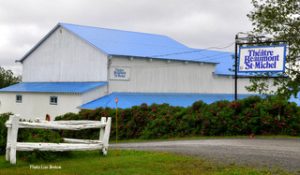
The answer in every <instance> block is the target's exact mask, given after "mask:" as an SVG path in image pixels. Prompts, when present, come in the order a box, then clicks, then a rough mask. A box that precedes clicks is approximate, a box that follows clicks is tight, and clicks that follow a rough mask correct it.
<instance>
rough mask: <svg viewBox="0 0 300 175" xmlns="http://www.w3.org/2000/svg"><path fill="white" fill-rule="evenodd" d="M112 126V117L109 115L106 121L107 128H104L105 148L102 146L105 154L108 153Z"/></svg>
mask: <svg viewBox="0 0 300 175" xmlns="http://www.w3.org/2000/svg"><path fill="white" fill-rule="evenodd" d="M110 127H111V117H108V118H107V121H106V126H105V130H104V136H103V148H102V153H103V155H107V150H108V142H109V134H110Z"/></svg>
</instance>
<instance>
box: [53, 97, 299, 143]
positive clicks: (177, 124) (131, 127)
mask: <svg viewBox="0 0 300 175" xmlns="http://www.w3.org/2000/svg"><path fill="white" fill-rule="evenodd" d="M115 114H116V110H115V109H110V108H98V109H96V110H81V111H80V112H79V113H78V114H74V113H68V114H65V115H63V116H59V117H57V120H100V118H101V117H112V118H113V125H112V132H111V138H112V139H114V137H115ZM118 114H119V115H118V131H119V135H118V137H119V138H118V139H136V138H141V139H156V138H169V137H182V136H233V135H251V134H255V135H291V136H299V135H300V108H299V107H298V106H297V105H296V104H295V103H291V102H288V101H286V100H283V99H280V98H278V97H268V98H265V99H262V98H260V97H258V96H253V97H249V98H246V99H243V100H238V101H233V102H229V101H218V102H215V103H212V104H209V105H208V104H206V103H204V102H202V101H198V102H195V103H194V104H193V105H192V106H191V107H188V108H183V107H173V106H169V105H168V104H162V105H157V104H153V105H151V106H148V105H146V104H142V105H140V106H134V107H132V108H129V109H119V111H118ZM98 135H99V131H98V130H83V131H77V132H74V131H72V132H69V131H64V132H63V133H62V136H63V137H73V138H94V139H96V138H98V137H99V136H98Z"/></svg>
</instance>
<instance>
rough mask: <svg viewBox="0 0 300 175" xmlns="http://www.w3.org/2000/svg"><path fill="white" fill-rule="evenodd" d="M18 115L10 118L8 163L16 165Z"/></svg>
mask: <svg viewBox="0 0 300 175" xmlns="http://www.w3.org/2000/svg"><path fill="white" fill-rule="evenodd" d="M19 120H20V117H19V115H14V116H12V120H11V135H10V141H9V143H10V154H9V158H10V163H11V164H16V152H17V138H18V130H19Z"/></svg>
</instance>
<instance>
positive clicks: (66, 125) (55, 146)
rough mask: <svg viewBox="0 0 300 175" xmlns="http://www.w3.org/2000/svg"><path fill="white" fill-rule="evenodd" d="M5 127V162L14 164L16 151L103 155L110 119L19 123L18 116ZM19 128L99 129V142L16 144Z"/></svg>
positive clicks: (68, 139) (10, 118)
mask: <svg viewBox="0 0 300 175" xmlns="http://www.w3.org/2000/svg"><path fill="white" fill-rule="evenodd" d="M5 125H6V127H7V141H6V156H5V158H6V160H7V161H10V163H11V164H16V151H33V150H39V151H84V150H102V153H103V154H104V155H106V154H107V151H108V146H109V144H108V142H109V135H110V128H111V117H108V118H105V117H102V118H101V121H90V120H70V121H49V122H47V121H41V122H26V121H20V116H19V115H17V114H16V115H11V116H10V117H9V120H8V121H7V122H6V123H5ZM19 128H40V129H56V130H82V129H91V128H100V133H99V140H85V139H73V138H64V142H67V143H35V142H34V143H31V142H17V139H18V130H19Z"/></svg>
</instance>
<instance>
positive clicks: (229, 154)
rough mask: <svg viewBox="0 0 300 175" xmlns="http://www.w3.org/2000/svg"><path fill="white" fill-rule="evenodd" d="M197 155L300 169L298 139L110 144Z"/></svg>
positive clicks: (249, 163) (218, 159) (239, 162)
mask: <svg viewBox="0 0 300 175" xmlns="http://www.w3.org/2000/svg"><path fill="white" fill-rule="evenodd" d="M111 146H112V147H113V148H119V149H135V150H154V151H167V152H175V153H180V154H185V155H192V156H198V157H201V158H203V157H204V158H207V159H209V160H213V161H217V162H221V163H234V164H242V165H250V166H258V167H272V168H281V169H285V170H288V171H296V172H298V173H300V139H203V140H180V141H161V142H143V143H122V144H117V145H114V144H112V145H111Z"/></svg>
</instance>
